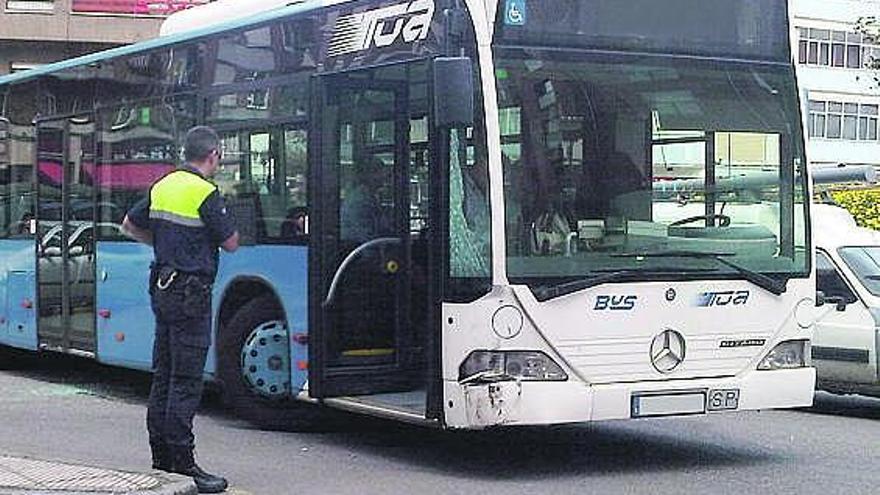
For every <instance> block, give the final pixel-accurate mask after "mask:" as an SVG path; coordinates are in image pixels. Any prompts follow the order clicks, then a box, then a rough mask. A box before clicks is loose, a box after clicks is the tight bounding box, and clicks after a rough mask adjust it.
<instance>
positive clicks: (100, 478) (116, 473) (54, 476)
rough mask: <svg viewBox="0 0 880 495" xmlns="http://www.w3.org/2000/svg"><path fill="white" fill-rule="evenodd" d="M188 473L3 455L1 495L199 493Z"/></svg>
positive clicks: (184, 494) (0, 458) (0, 467)
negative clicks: (102, 466)
mask: <svg viewBox="0 0 880 495" xmlns="http://www.w3.org/2000/svg"><path fill="white" fill-rule="evenodd" d="M197 493H198V490H197V489H196V486H195V484H194V483H193V481H192V479H191V478H189V477H186V476H182V475H178V474H173V473H166V472H164V471H150V472H146V473H138V472H133V471H120V470H116V469H104V468H98V467H93V466H86V465H82V464H74V463H69V462H56V461H45V460H41V459H33V458H28V457H12V456H2V455H0V495H60V494H69V495H102V494H108V495H109V494H113V495H196V494H197Z"/></svg>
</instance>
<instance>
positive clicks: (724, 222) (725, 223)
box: [669, 213, 730, 227]
mask: <svg viewBox="0 0 880 495" xmlns="http://www.w3.org/2000/svg"><path fill="white" fill-rule="evenodd" d="M698 220H720V222H719V223H718V226H719V227H729V226H730V217H729V216H727V215H724V214H722V213H714V214H712V215H697V216H695V217H688V218H683V219H681V220H677V221H675V222H672V223H671V224H669V226H670V227H680V226H682V225H687V224H689V223H694V222H696V221H698Z"/></svg>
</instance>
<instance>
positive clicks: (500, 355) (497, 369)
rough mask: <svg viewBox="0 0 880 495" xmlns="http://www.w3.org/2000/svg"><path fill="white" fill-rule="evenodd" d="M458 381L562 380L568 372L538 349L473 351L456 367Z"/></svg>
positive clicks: (566, 378)
mask: <svg viewBox="0 0 880 495" xmlns="http://www.w3.org/2000/svg"><path fill="white" fill-rule="evenodd" d="M458 379H459V381H461V382H464V383H467V382H498V381H509V380H522V381H544V382H562V381H565V380H568V375H567V374H566V373H565V371H563V370H562V367H561V366H559V365H558V364H557V363H556V362H555V361H553V359H551V358H550V356H548V355H546V354H544V353H543V352H541V351H474V352H472V353H470V355H468V357H467V359H465V360H464V362H463V363H461V366H459V368H458Z"/></svg>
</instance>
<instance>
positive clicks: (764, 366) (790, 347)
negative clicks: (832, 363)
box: [758, 340, 810, 370]
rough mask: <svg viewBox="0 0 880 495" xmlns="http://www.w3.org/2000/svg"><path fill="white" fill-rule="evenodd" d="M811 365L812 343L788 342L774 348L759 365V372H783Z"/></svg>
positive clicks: (801, 341)
mask: <svg viewBox="0 0 880 495" xmlns="http://www.w3.org/2000/svg"><path fill="white" fill-rule="evenodd" d="M809 365H810V341H809V340H786V341H785V342H780V343H779V344H778V345H777V346H776V347H774V348H773V350H771V351H770V352H768V353H767V355H766V356H765V357H764V359H762V360H761V362H760V363H759V364H758V369H759V370H783V369H791V368H803V367H805V366H809Z"/></svg>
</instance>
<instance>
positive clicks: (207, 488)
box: [170, 447, 229, 493]
mask: <svg viewBox="0 0 880 495" xmlns="http://www.w3.org/2000/svg"><path fill="white" fill-rule="evenodd" d="M170 451H171V454H172V459H173V461H174V462H173V469H172V472H173V473H177V474H182V475H184V476H189V477H190V478H192V479H193V481H194V482H195V484H196V488H198V489H199V493H220V492H223V491H225V490H226V487H228V486H229V483H227V482H226V478H223V477H221V476H217V475H214V474H211V473H208V472H206V471H205V470H204V469H202V468H200V467H199V465H198V464H196V461H195V459H193V451H192V447H172V448H171V449H170Z"/></svg>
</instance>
